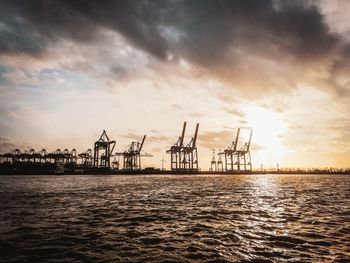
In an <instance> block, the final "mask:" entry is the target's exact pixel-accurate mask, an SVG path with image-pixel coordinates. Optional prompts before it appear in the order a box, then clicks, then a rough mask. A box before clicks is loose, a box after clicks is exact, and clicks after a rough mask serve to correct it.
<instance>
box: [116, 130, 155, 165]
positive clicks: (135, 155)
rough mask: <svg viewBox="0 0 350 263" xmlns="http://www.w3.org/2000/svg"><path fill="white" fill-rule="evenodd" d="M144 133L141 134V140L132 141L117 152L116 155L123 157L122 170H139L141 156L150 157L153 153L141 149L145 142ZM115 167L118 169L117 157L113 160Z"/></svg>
mask: <svg viewBox="0 0 350 263" xmlns="http://www.w3.org/2000/svg"><path fill="white" fill-rule="evenodd" d="M145 140H146V135H144V136H143V138H142V141H141V142H132V143H131V144H130V145H129V146H128V148H127V149H126V150H125V151H123V152H117V153H116V156H117V157H119V156H120V157H122V158H123V170H125V171H140V170H141V157H152V156H153V155H151V154H148V153H146V152H145V151H143V150H142V147H143V145H144V143H145ZM113 163H114V164H115V169H119V158H118V160H115V161H113Z"/></svg>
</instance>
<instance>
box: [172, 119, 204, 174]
mask: <svg viewBox="0 0 350 263" xmlns="http://www.w3.org/2000/svg"><path fill="white" fill-rule="evenodd" d="M198 128H199V123H197V125H196V130H195V133H194V136H193V137H192V138H191V140H190V142H189V143H188V144H187V145H184V138H185V132H186V122H184V124H183V127H182V133H181V136H180V137H179V139H178V140H177V141H176V143H175V144H174V145H173V146H171V147H170V149H169V150H167V151H166V153H170V159H171V162H170V164H171V170H172V171H176V172H195V171H198V152H197V146H196V141H197V135H198Z"/></svg>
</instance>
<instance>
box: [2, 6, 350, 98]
mask: <svg viewBox="0 0 350 263" xmlns="http://www.w3.org/2000/svg"><path fill="white" fill-rule="evenodd" d="M317 3H318V2H314V1H274V0H248V1H226V0H190V1H184V0H179V1H168V0H166V1H141V0H140V1H112V0H106V1H99V2H96V1H92V0H91V1H90V0H86V1H81V0H69V1H68V0H61V1H45V0H36V1H20V0H16V1H2V2H1V3H0V10H1V11H0V54H3V55H4V54H6V55H11V54H12V55H18V54H21V53H25V54H30V55H31V56H34V57H36V58H37V59H42V58H43V57H45V56H47V54H48V53H50V52H52V46H55V45H59V44H60V43H61V42H64V41H68V42H69V41H71V42H73V43H76V44H77V45H78V46H80V45H82V46H84V45H88V44H89V43H90V44H92V45H91V46H89V48H88V50H91V51H93V50H94V49H99V46H101V45H102V46H103V45H104V44H103V43H105V42H108V41H109V40H111V39H113V38H114V35H113V34H106V32H114V33H115V34H117V35H121V36H123V38H124V40H125V41H124V40H123V39H117V40H115V42H113V41H112V42H110V43H109V44H110V45H107V46H104V52H105V53H107V54H109V56H110V57H112V58H115V60H118V62H117V63H112V62H110V63H109V69H108V70H106V69H103V70H97V68H98V67H96V66H94V65H96V63H95V62H96V61H99V59H98V57H99V56H98V55H97V56H95V55H94V56H93V57H90V58H89V59H88V61H86V59H85V60H84V59H80V60H79V59H78V60H75V61H71V62H70V63H64V64H65V65H66V66H67V67H69V66H70V67H71V69H72V70H82V71H88V72H89V74H92V75H94V73H93V72H95V71H97V72H98V74H99V75H100V77H103V78H105V83H106V85H108V86H115V85H114V84H115V82H114V81H113V79H115V78H117V79H119V78H120V77H123V76H125V75H131V74H130V73H135V70H141V69H142V67H140V66H139V65H138V62H140V64H142V65H147V67H152V66H151V65H150V64H149V58H147V56H146V57H145V56H144V55H143V54H144V53H145V54H149V55H150V56H152V57H153V58H155V59H158V60H159V61H161V62H162V63H164V64H166V63H177V64H178V66H179V67H180V68H183V69H184V70H189V72H192V73H193V72H201V73H200V74H199V75H198V74H197V73H195V74H196V76H197V77H201V78H208V79H210V78H212V79H213V78H214V79H215V78H216V79H218V80H219V81H220V82H222V83H223V87H229V88H230V89H234V90H240V91H242V92H241V93H238V94H237V95H239V96H242V95H245V96H247V97H253V96H255V97H256V96H259V95H260V94H261V92H264V91H269V90H279V91H285V90H288V89H291V88H295V87H296V86H298V85H299V84H300V83H302V82H308V83H309V82H314V81H315V80H317V81H319V82H322V83H324V82H326V83H328V84H330V85H331V87H332V88H335V89H337V90H339V91H342V90H344V89H345V91H347V90H348V82H346V83H343V82H342V81H339V78H340V79H343V78H344V77H343V74H342V75H341V77H339V78H338V77H330V76H329V75H330V74H332V73H333V72H335V71H336V72H335V73H334V74H335V76H339V74H340V73H339V71H341V70H340V69H339V68H344V66H345V65H344V64H346V60H345V59H341V57H342V54H346V53H347V51H346V50H347V48H345V49H343V46H344V45H343V44H344V43H343V42H344V41H345V40H344V39H342V36H341V35H339V34H337V33H333V32H332V31H331V30H330V26H329V25H328V24H327V21H328V22H329V19H327V20H326V19H325V17H324V15H323V13H324V12H323V13H322V12H321V11H322V10H324V7H323V6H324V4H323V5H321V4H320V6H321V7H322V10H320V7H319V6H317ZM332 28H333V27H332ZM118 43H119V44H118ZM120 43H122V45H124V46H127V45H131V46H133V47H134V48H136V50H137V49H138V50H141V51H143V52H144V53H142V52H141V53H140V54H136V55H135V53H128V55H127V58H126V57H125V58H124V59H122V58H121V57H120V56H115V55H116V54H115V50H119V49H120ZM62 52H67V49H66V50H65V51H62ZM344 52H345V53H344ZM87 53H89V52H87ZM100 54H101V53H100ZM82 57H86V56H82ZM102 57H104V58H105V57H108V55H107V56H104V55H102ZM132 57H134V59H132ZM339 57H340V59H339ZM128 58H129V59H128ZM336 58H338V60H336ZM121 59H122V60H121ZM335 60H336V61H335ZM141 61H143V62H141ZM332 64H333V66H332ZM99 65H101V63H99ZM153 66H154V65H153ZM330 67H331V69H332V70H331V71H329V68H330ZM194 68H195V70H194V71H193V69H194ZM347 68H348V67H346V69H347ZM155 70H157V71H159V68H158V67H156V68H155ZM193 74H194V73H193ZM95 75H96V74H95ZM252 76H254V77H252ZM96 77H98V76H96ZM318 84H319V83H318ZM218 96H221V98H222V99H223V100H226V101H230V99H231V98H233V96H232V95H229V94H228V95H225V96H222V94H218Z"/></svg>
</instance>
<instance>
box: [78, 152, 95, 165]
mask: <svg viewBox="0 0 350 263" xmlns="http://www.w3.org/2000/svg"><path fill="white" fill-rule="evenodd" d="M78 158H79V160H80V166H82V167H92V162H93V157H92V150H91V149H87V150H86V151H85V152H83V153H80V154H78Z"/></svg>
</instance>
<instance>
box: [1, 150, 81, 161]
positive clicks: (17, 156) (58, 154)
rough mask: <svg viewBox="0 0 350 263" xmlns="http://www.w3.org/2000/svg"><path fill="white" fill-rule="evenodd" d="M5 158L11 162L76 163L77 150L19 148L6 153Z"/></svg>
mask: <svg viewBox="0 0 350 263" xmlns="http://www.w3.org/2000/svg"><path fill="white" fill-rule="evenodd" d="M2 157H3V158H5V162H9V163H12V164H14V163H63V164H68V163H76V162H77V155H76V150H75V149H72V150H71V151H69V150H68V149H64V150H63V151H61V149H57V150H56V151H54V152H51V153H48V152H47V151H46V150H45V149H42V150H41V151H39V152H36V151H35V150H34V149H30V150H28V151H24V152H21V151H20V150H19V149H16V150H14V151H12V152H9V153H5V154H3V155H2Z"/></svg>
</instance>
